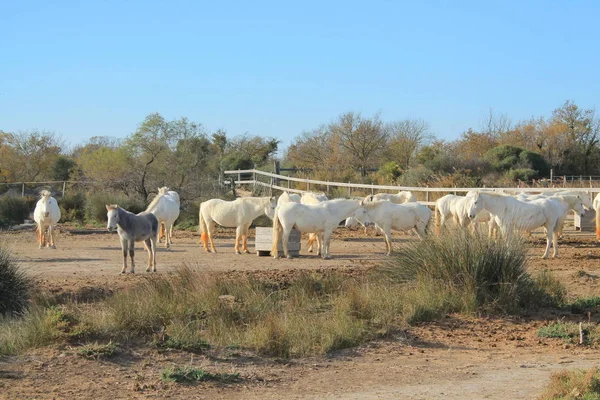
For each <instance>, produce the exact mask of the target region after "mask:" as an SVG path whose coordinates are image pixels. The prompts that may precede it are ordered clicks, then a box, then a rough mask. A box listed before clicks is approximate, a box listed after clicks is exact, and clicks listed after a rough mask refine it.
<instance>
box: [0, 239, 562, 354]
mask: <svg viewBox="0 0 600 400" xmlns="http://www.w3.org/2000/svg"><path fill="white" fill-rule="evenodd" d="M524 264H525V249H524V247H523V245H522V244H521V243H519V242H517V241H500V242H492V241H490V240H488V239H487V238H486V237H480V236H477V235H476V236H471V235H470V234H469V233H464V232H459V233H456V234H455V235H453V236H452V235H447V236H446V237H441V238H438V237H429V238H426V239H425V240H423V241H421V242H415V243H412V244H409V245H407V246H406V247H405V248H403V249H401V250H399V253H398V255H397V257H396V258H394V259H393V261H392V262H390V264H389V265H386V266H385V267H382V268H381V270H378V271H376V272H375V273H370V274H363V275H359V276H348V275H347V274H344V273H341V272H324V273H316V272H301V273H299V275H298V276H297V277H296V278H295V279H293V280H291V281H286V282H272V281H266V280H259V279H255V278H252V277H247V276H243V277H238V278H235V279H233V278H225V277H215V276H211V275H206V274H203V273H200V272H196V271H194V270H192V269H190V268H187V267H182V268H180V269H179V270H178V271H177V272H176V273H173V274H160V275H151V276H145V277H143V278H142V281H141V282H140V284H139V285H138V286H136V287H134V288H131V289H129V290H126V291H121V292H117V293H115V294H114V295H113V296H112V297H109V298H107V299H104V300H102V301H99V302H96V303H94V304H93V305H90V304H78V303H67V304H66V305H64V306H63V307H62V308H60V309H59V311H60V318H51V317H52V316H55V317H56V315H55V313H56V311H52V312H51V313H50V314H48V313H47V312H46V311H44V309H34V310H33V311H32V312H30V313H28V314H27V315H26V316H25V317H24V318H22V319H21V320H18V321H12V322H9V323H3V322H0V343H4V345H3V346H0V353H14V352H19V351H21V350H23V349H25V348H27V347H28V346H30V347H31V346H35V345H38V344H40V345H43V344H42V343H47V341H52V340H70V339H71V338H73V337H77V339H78V340H82V339H83V340H95V341H102V342H106V341H110V340H112V341H114V342H119V343H123V342H126V341H127V340H129V339H134V338H135V339H139V338H142V339H144V340H146V341H147V342H148V343H153V344H154V345H156V346H158V347H160V348H167V349H181V350H185V351H193V352H202V351H205V350H206V349H207V348H208V347H221V348H224V347H229V346H232V347H236V348H244V349H247V350H251V351H254V352H256V353H259V354H264V355H268V356H273V357H282V358H287V357H301V356H306V355H311V354H324V353H328V352H330V351H333V350H337V349H342V348H347V347H353V346H357V345H359V344H361V343H364V342H365V341H368V340H371V339H374V338H378V337H385V336H389V335H393V334H395V333H397V332H399V331H400V330H402V329H404V328H406V327H407V325H408V324H410V323H414V322H418V321H423V320H432V319H435V318H437V317H439V316H441V315H443V314H444V313H447V312H468V313H472V312H475V311H478V310H487V311H493V310H501V311H503V312H513V311H514V312H519V311H520V310H521V309H522V308H521V307H528V306H529V305H532V304H533V305H537V304H540V302H539V300H537V299H539V298H544V296H545V293H546V292H545V290H546V289H545V288H546V287H552V286H553V285H554V284H555V282H553V281H552V279H550V278H549V277H548V276H546V277H545V278H544V279H542V280H540V282H545V283H544V284H543V285H540V284H539V283H536V282H538V281H536V280H535V279H532V278H530V277H529V275H527V274H526V273H525V272H524ZM541 294H543V295H544V296H542V295H541ZM50 310H56V308H55V309H50ZM53 313H54V314H53ZM4 322H7V321H4ZM40 330H44V332H41V333H40ZM36 331H37V332H36ZM19 332H20V333H19ZM36 335H37V336H36ZM33 337H39V338H43V340H41V342H34V341H33V340H32V339H31V338H33ZM20 338H29V339H25V340H22V339H20Z"/></svg>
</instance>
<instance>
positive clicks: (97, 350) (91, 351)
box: [77, 341, 119, 360]
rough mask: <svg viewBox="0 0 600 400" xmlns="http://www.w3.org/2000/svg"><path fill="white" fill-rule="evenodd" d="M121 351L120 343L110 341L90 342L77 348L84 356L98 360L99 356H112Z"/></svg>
mask: <svg viewBox="0 0 600 400" xmlns="http://www.w3.org/2000/svg"><path fill="white" fill-rule="evenodd" d="M118 352H119V345H118V344H116V343H113V342H112V341H109V342H108V343H104V344H100V343H98V342H95V343H88V344H86V345H84V346H81V347H80V348H78V349H77V354H79V355H80V356H82V357H85V358H88V359H93V360H98V359H99V358H110V357H113V356H115V355H116V354H117V353H118Z"/></svg>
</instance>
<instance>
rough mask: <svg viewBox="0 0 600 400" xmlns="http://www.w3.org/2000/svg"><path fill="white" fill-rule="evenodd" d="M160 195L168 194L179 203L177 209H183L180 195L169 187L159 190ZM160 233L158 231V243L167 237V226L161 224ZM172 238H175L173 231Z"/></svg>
mask: <svg viewBox="0 0 600 400" xmlns="http://www.w3.org/2000/svg"><path fill="white" fill-rule="evenodd" d="M158 193H159V194H161V193H163V194H167V195H169V196H170V197H171V199H172V200H173V201H174V202H176V203H177V207H179V208H181V201H180V199H179V193H177V192H176V191H174V190H170V189H169V188H168V187H167V186H163V187H161V188H158ZM159 228H160V229H159V231H158V241H159V242H160V241H161V240H162V239H163V238H165V237H166V232H165V224H160V227H159ZM171 236H173V232H172V229H171Z"/></svg>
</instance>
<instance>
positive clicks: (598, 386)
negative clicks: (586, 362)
mask: <svg viewBox="0 0 600 400" xmlns="http://www.w3.org/2000/svg"><path fill="white" fill-rule="evenodd" d="M550 399H552V400H553V399H588V400H594V399H596V400H597V399H600V369H598V368H591V369H589V370H587V371H583V370H576V371H571V372H568V371H561V372H557V373H554V374H552V377H551V378H550V383H549V385H548V387H547V388H546V391H545V392H544V393H543V394H542V395H541V396H540V397H539V400H550Z"/></svg>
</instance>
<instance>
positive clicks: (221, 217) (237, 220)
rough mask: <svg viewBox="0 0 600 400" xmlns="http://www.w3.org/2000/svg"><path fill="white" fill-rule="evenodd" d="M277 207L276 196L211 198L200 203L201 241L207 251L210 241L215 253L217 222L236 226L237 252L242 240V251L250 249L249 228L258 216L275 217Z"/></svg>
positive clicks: (231, 226) (245, 251) (237, 252)
mask: <svg viewBox="0 0 600 400" xmlns="http://www.w3.org/2000/svg"><path fill="white" fill-rule="evenodd" d="M275 207H277V200H276V199H275V197H240V198H238V199H235V200H233V201H225V200H221V199H211V200H207V201H205V202H203V203H202V204H200V215H199V217H200V232H201V235H200V241H201V243H202V245H203V246H204V249H205V250H206V251H209V250H208V242H209V241H210V248H211V251H212V252H213V253H216V252H217V249H215V244H214V242H213V237H212V235H213V231H214V229H215V223H217V224H219V225H221V226H225V227H228V228H234V227H235V228H236V230H235V246H234V250H235V252H236V254H241V253H240V250H239V244H240V241H241V243H242V251H243V252H244V253H250V252H249V251H248V228H250V224H251V223H252V221H254V220H255V219H256V218H257V217H260V216H261V215H266V216H267V217H269V218H271V219H272V218H273V215H274V214H275Z"/></svg>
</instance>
